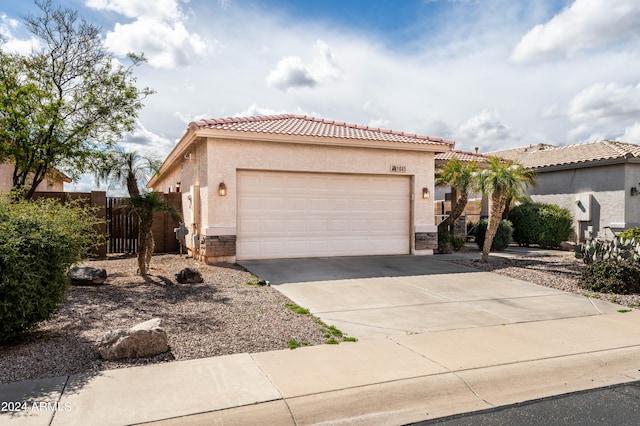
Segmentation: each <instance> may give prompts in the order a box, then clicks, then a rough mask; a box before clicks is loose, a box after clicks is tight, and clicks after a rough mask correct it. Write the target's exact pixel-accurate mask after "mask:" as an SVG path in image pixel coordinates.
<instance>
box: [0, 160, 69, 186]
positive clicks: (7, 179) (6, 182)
mask: <svg viewBox="0 0 640 426" xmlns="http://www.w3.org/2000/svg"><path fill="white" fill-rule="evenodd" d="M12 187H13V166H12V165H11V164H8V163H1V164H0V193H3V192H9V191H10V190H11V188H12ZM36 191H40V192H62V191H64V181H63V180H61V179H58V180H56V179H51V178H50V177H45V178H44V180H43V181H42V182H40V185H38V187H37V188H36Z"/></svg>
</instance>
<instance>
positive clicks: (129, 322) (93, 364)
mask: <svg viewBox="0 0 640 426" xmlns="http://www.w3.org/2000/svg"><path fill="white" fill-rule="evenodd" d="M86 264H87V265H89V266H94V267H99V268H105V269H106V270H107V273H108V274H109V276H108V278H107V281H106V284H105V285H102V286H95V287H71V288H70V289H69V291H68V293H67V300H66V301H65V303H64V304H63V306H62V308H61V310H60V311H59V313H58V314H56V315H55V317H54V318H52V319H51V320H50V321H48V322H46V323H44V324H43V325H41V326H40V327H39V328H38V329H37V330H34V331H33V332H32V333H29V334H28V335H27V336H25V338H24V339H23V340H22V341H20V342H17V343H14V344H12V345H8V346H0V384H4V383H10V382H16V381H23V380H30V379H36V378H42V377H53V376H60V375H66V374H73V373H80V372H88V371H98V370H107V369H113V368H121V367H130V366H134V365H142V364H148V363H157V362H167V361H173V360H187V359H195V358H204V357H210V356H217V355H227V354H234V353H242V352H262V351H270V350H277V349H286V348H287V347H288V346H287V342H288V341H289V340H290V339H295V340H296V341H297V342H300V343H302V342H308V343H309V344H320V343H323V342H324V341H326V340H327V339H326V338H325V337H324V334H325V332H324V331H323V327H322V326H321V325H319V324H318V323H317V322H316V320H315V319H314V318H313V317H311V316H305V315H300V314H297V313H294V312H292V311H291V310H290V309H289V308H288V307H286V306H285V304H286V303H292V302H291V300H289V299H288V298H286V297H285V296H283V295H282V294H280V293H279V292H278V291H277V290H275V289H274V288H272V287H267V286H255V285H248V284H246V283H247V282H252V281H255V277H253V276H252V275H251V274H250V273H248V272H246V271H243V270H240V269H237V268H234V267H233V266H231V265H229V267H218V266H207V265H203V264H198V263H197V262H195V261H194V260H193V259H187V258H186V257H182V258H181V257H180V256H178V255H171V254H169V255H157V256H154V257H153V260H152V262H151V275H150V276H149V277H147V279H146V280H145V279H143V278H142V277H139V276H137V275H136V270H137V264H136V259H135V258H128V259H111V260H106V261H91V262H87V263H86ZM185 267H195V268H197V269H198V270H199V271H200V272H201V274H202V277H203V278H204V283H202V284H177V282H176V281H175V274H176V273H177V272H179V271H180V270H182V269H183V268H185ZM154 317H159V318H161V319H162V324H161V326H162V327H163V328H164V329H165V331H166V332H167V335H168V338H169V345H170V347H171V351H170V352H168V353H165V354H161V355H158V356H155V357H151V358H140V359H135V360H133V359H132V360H122V361H104V360H102V359H100V358H99V356H98V352H97V345H96V342H97V341H98V340H99V339H100V337H101V336H102V335H103V334H104V333H105V332H106V331H107V330H109V329H114V328H129V327H131V326H133V325H135V324H137V323H140V322H143V321H146V320H148V319H151V318H154Z"/></svg>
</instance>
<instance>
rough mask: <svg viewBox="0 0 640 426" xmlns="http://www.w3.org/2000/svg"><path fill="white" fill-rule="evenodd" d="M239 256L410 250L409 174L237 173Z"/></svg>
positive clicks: (252, 257) (308, 255) (352, 254)
mask: <svg viewBox="0 0 640 426" xmlns="http://www.w3.org/2000/svg"><path fill="white" fill-rule="evenodd" d="M236 184H237V189H236V191H237V216H238V217H237V222H236V223H237V243H236V251H237V252H236V257H237V259H238V260H247V259H274V258H296V257H298V258H300V257H323V256H357V255H381V254H408V253H409V252H410V217H411V215H410V211H411V195H410V194H411V179H410V176H406V175H398V176H396V175H365V174H333V173H303V172H282V171H259V170H238V172H237V177H236Z"/></svg>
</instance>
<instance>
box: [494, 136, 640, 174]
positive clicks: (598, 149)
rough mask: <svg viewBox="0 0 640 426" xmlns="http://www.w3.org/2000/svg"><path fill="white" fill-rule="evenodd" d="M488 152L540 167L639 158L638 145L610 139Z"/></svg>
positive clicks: (528, 165) (639, 150)
mask: <svg viewBox="0 0 640 426" xmlns="http://www.w3.org/2000/svg"><path fill="white" fill-rule="evenodd" d="M488 155H495V156H497V157H502V158H507V159H511V160H515V161H517V162H519V163H520V164H522V165H523V166H525V167H529V168H540V167H549V166H559V165H567V164H580V163H590V162H593V161H602V160H615V159H626V158H640V145H636V144H633V143H626V142H618V141H609V140H604V141H598V142H588V143H582V144H575V145H567V146H555V145H546V144H537V145H529V146H524V147H519V148H512V149H506V150H503V151H494V152H490V153H488Z"/></svg>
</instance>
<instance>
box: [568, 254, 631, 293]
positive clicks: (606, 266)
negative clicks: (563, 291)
mask: <svg viewBox="0 0 640 426" xmlns="http://www.w3.org/2000/svg"><path fill="white" fill-rule="evenodd" d="M578 284H579V285H580V287H582V288H584V289H587V290H591V291H599V292H602V293H616V294H633V293H640V264H638V262H634V261H622V262H616V261H610V260H609V261H607V260H605V261H601V262H594V263H590V264H588V265H586V266H585V267H584V269H583V270H582V274H581V275H580V280H579V282H578Z"/></svg>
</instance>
